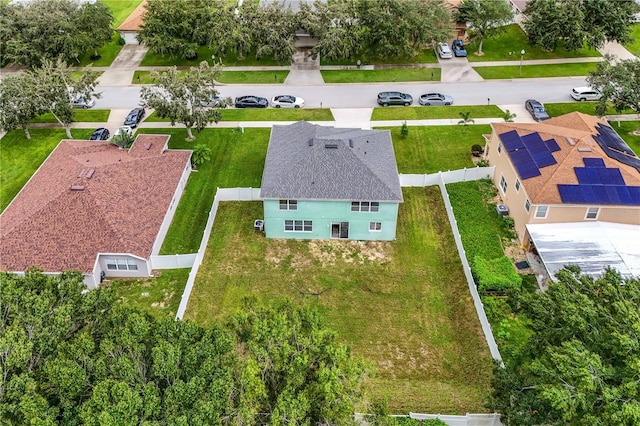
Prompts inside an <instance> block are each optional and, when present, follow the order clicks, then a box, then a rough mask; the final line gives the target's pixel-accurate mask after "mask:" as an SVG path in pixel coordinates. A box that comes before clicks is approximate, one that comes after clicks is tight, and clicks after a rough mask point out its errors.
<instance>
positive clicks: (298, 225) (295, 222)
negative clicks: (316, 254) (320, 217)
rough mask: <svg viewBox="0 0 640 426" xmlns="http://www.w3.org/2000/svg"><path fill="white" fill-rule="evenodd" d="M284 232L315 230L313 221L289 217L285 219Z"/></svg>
mask: <svg viewBox="0 0 640 426" xmlns="http://www.w3.org/2000/svg"><path fill="white" fill-rule="evenodd" d="M284 232H313V221H312V220H300V219H287V220H285V221H284Z"/></svg>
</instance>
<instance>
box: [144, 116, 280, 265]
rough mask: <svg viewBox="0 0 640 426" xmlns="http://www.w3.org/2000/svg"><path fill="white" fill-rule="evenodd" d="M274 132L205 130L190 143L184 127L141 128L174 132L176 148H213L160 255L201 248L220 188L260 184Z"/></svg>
mask: <svg viewBox="0 0 640 426" xmlns="http://www.w3.org/2000/svg"><path fill="white" fill-rule="evenodd" d="M270 131H271V129H267V128H265V129H257V128H247V129H244V133H242V132H240V131H238V130H236V129H205V130H203V131H202V132H200V133H196V140H195V141H193V142H187V141H185V139H186V137H187V132H186V130H184V129H142V128H139V129H138V133H162V134H169V135H171V139H170V141H169V148H172V149H193V147H194V146H195V145H201V144H202V145H206V146H207V147H209V149H211V160H210V161H208V162H206V163H205V164H202V165H200V166H198V171H197V172H194V173H192V174H191V176H190V177H189V181H188V183H187V187H186V188H185V192H184V194H183V195H182V199H181V200H180V204H179V205H178V208H177V209H176V214H175V216H174V219H173V223H172V224H171V226H170V227H169V231H168V233H167V236H166V238H165V240H164V244H163V246H162V249H161V253H160V254H175V253H195V252H197V251H198V248H199V247H200V241H201V240H202V235H203V233H204V227H205V225H206V223H207V218H208V215H209V210H210V209H211V204H212V203H213V197H214V196H215V193H216V188H236V187H253V188H259V187H260V182H261V180H262V169H263V167H264V160H265V156H266V153H267V145H268V144H269V133H270ZM256 217H258V216H256ZM254 219H255V218H254ZM252 223H253V222H252Z"/></svg>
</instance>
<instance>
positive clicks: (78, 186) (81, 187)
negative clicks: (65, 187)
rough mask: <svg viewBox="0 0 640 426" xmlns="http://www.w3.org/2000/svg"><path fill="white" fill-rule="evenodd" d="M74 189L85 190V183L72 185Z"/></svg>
mask: <svg viewBox="0 0 640 426" xmlns="http://www.w3.org/2000/svg"><path fill="white" fill-rule="evenodd" d="M71 190H72V191H84V185H71Z"/></svg>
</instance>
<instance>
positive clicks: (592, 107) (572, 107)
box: [544, 101, 633, 117]
mask: <svg viewBox="0 0 640 426" xmlns="http://www.w3.org/2000/svg"><path fill="white" fill-rule="evenodd" d="M596 105H597V102H575V101H573V102H561V103H549V104H544V107H545V109H546V110H547V113H548V114H549V116H551V117H557V116H559V115H563V114H567V113H569V112H573V111H579V112H582V113H584V114H589V115H596ZM632 113H633V111H631V110H625V111H622V114H632ZM612 114H618V113H617V112H616V110H615V109H614V108H613V106H610V107H609V108H608V109H607V111H605V115H612Z"/></svg>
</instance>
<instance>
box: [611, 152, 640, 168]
mask: <svg viewBox="0 0 640 426" xmlns="http://www.w3.org/2000/svg"><path fill="white" fill-rule="evenodd" d="M603 149H604V150H605V152H606V153H607V155H608V156H609V157H611V158H613V159H614V160H618V161H619V162H621V163H623V164H626V165H628V166H631V167H634V168H635V169H636V170H638V171H639V172H640V159H637V158H633V157H629V156H628V155H625V154H622V153H620V152H617V151H613V150H611V149H608V148H603Z"/></svg>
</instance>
